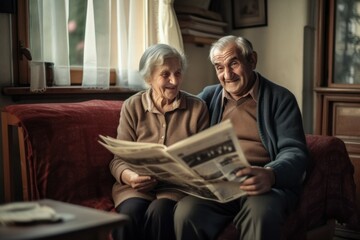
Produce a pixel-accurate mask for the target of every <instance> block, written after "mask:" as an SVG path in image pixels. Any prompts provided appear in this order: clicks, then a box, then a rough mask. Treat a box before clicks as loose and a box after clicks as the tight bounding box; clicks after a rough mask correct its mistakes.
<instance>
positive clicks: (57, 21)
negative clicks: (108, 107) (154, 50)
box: [30, 0, 183, 91]
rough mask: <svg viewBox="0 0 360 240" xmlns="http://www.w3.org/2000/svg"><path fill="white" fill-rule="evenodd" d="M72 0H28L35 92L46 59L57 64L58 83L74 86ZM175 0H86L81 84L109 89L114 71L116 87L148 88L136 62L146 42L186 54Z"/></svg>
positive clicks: (43, 85)
mask: <svg viewBox="0 0 360 240" xmlns="http://www.w3.org/2000/svg"><path fill="white" fill-rule="evenodd" d="M68 1H69V0H30V8H31V9H30V10H31V11H30V14H31V26H30V35H31V39H30V43H31V44H30V49H31V52H32V53H33V61H32V62H31V89H32V90H33V91H41V90H45V88H46V83H45V69H44V64H43V62H53V63H54V73H55V84H56V85H70V68H69V38H68V15H69V13H68V12H69V7H68V6H69V4H68ZM173 1H174V0H111V1H110V0H88V4H87V9H84V11H86V27H85V40H84V59H83V64H84V65H83V79H82V87H83V88H98V89H108V88H109V86H110V69H115V70H116V76H117V78H116V85H118V86H126V87H136V88H138V87H140V88H145V87H146V85H145V83H144V81H143V80H142V79H141V78H140V76H139V74H138V64H139V60H140V57H141V55H142V53H143V52H144V50H145V49H146V48H147V47H148V46H150V45H152V44H155V43H160V42H161V43H167V44H170V45H172V46H174V47H175V48H177V49H178V50H179V51H180V52H183V44H182V38H181V32H180V29H179V26H178V23H177V19H176V15H175V12H174V9H173ZM33 16H35V17H33ZM54 26H56V27H54Z"/></svg>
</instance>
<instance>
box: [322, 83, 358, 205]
mask: <svg viewBox="0 0 360 240" xmlns="http://www.w3.org/2000/svg"><path fill="white" fill-rule="evenodd" d="M316 96H317V101H316V102H317V106H316V109H317V114H316V133H317V134H321V135H330V136H336V137H338V138H340V139H342V140H343V141H344V142H345V145H346V148H347V150H348V153H349V157H350V159H351V162H352V164H353V165H354V170H355V172H354V180H355V184H356V199H357V205H358V206H359V207H360V90H357V89H334V88H317V89H316Z"/></svg>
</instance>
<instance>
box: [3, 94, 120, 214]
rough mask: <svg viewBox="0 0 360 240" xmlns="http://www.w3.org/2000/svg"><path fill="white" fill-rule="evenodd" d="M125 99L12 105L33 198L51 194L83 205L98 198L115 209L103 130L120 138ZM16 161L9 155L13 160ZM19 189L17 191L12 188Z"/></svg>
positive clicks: (31, 197)
mask: <svg viewBox="0 0 360 240" xmlns="http://www.w3.org/2000/svg"><path fill="white" fill-rule="evenodd" d="M121 106H122V101H110V100H90V101H84V102H79V103H42V104H19V105H9V106H6V107H5V108H4V112H6V114H8V115H11V116H14V117H16V118H17V119H18V122H17V126H18V127H21V129H22V132H23V135H24V139H23V140H21V139H19V140H20V141H23V144H24V146H25V150H26V157H25V160H26V163H25V164H21V168H22V171H26V172H27V175H28V185H29V186H23V189H26V188H27V189H29V191H28V195H29V200H35V199H41V198H51V199H55V200H59V201H64V202H71V203H75V204H81V205H87V206H90V205H94V207H96V208H101V206H95V205H96V204H97V203H96V202H97V201H100V202H104V203H106V204H105V205H107V206H105V205H104V207H105V208H106V209H109V208H111V207H112V206H111V204H112V198H111V188H112V185H113V183H114V178H113V177H112V175H111V173H110V170H109V166H108V164H109V162H110V161H111V159H112V158H113V155H112V154H111V153H110V152H109V151H108V150H106V149H105V148H104V147H102V146H101V145H100V144H99V143H98V140H99V137H98V136H99V134H102V135H108V136H113V137H116V129H117V125H118V123H119V117H120V109H121ZM16 160H17V159H10V161H11V162H13V161H16ZM12 190H15V189H12Z"/></svg>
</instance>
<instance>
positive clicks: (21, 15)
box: [12, 0, 116, 87]
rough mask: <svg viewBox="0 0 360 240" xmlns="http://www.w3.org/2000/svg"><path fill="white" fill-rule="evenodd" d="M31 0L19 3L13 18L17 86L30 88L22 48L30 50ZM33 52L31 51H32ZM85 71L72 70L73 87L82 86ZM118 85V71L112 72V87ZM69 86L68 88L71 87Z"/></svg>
mask: <svg viewBox="0 0 360 240" xmlns="http://www.w3.org/2000/svg"><path fill="white" fill-rule="evenodd" d="M28 10H29V0H21V1H18V2H17V14H16V15H14V16H13V22H14V24H13V26H12V28H13V29H12V35H13V53H14V54H13V66H14V84H15V86H20V87H24V86H30V68H29V63H28V62H29V61H28V60H27V59H26V58H25V57H24V56H23V55H22V53H21V48H23V47H24V48H29V46H30V41H29V39H30V38H29V37H30V35H29V21H28V20H29V17H30V16H29V11H28ZM30 51H31V50H30ZM82 76H83V71H82V68H81V67H72V68H71V69H70V79H71V86H80V85H81V84H82ZM115 84H116V70H115V69H111V70H110V86H114V85H115ZM71 86H68V87H71Z"/></svg>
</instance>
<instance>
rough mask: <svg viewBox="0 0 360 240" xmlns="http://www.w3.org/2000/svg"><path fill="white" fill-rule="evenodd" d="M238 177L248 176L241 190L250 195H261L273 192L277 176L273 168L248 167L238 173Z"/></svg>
mask: <svg viewBox="0 0 360 240" xmlns="http://www.w3.org/2000/svg"><path fill="white" fill-rule="evenodd" d="M236 176H237V177H244V176H248V177H247V178H246V179H245V180H244V181H243V182H242V183H241V185H240V189H241V190H244V191H246V192H247V193H248V194H249V195H259V194H262V193H266V192H268V191H270V190H271V187H272V185H274V183H275V175H274V172H273V170H272V169H271V168H263V167H256V166H251V167H246V168H243V169H241V170H239V171H238V172H237V173H236Z"/></svg>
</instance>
